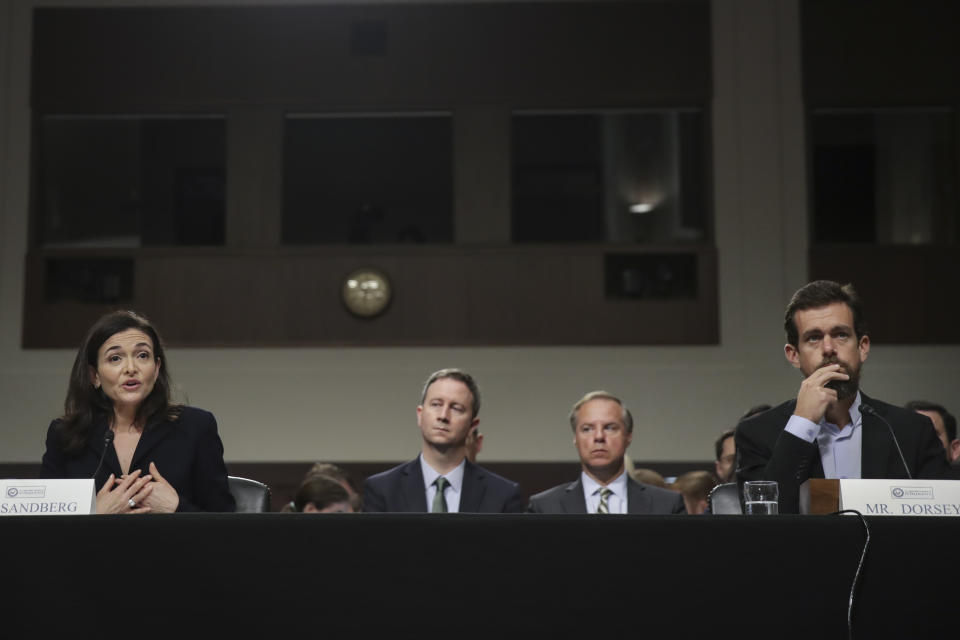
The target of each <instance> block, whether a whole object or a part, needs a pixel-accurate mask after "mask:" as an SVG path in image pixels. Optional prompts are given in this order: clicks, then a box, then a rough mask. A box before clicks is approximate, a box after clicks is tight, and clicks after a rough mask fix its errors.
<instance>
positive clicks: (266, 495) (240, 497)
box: [227, 476, 270, 513]
mask: <svg viewBox="0 0 960 640" xmlns="http://www.w3.org/2000/svg"><path fill="white" fill-rule="evenodd" d="M227 485H228V486H229V488H230V493H231V494H233V499H234V500H236V502H237V511H236V512H237V513H266V512H267V511H270V487H268V486H267V485H265V484H263V483H262V482H257V481H256V480H251V479H249V478H240V477H237V476H227Z"/></svg>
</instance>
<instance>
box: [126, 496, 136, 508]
mask: <svg viewBox="0 0 960 640" xmlns="http://www.w3.org/2000/svg"><path fill="white" fill-rule="evenodd" d="M127 504H128V505H130V508H131V509H133V508H134V507H136V506H137V503H136V502H134V501H133V498H130V499H129V500H127Z"/></svg>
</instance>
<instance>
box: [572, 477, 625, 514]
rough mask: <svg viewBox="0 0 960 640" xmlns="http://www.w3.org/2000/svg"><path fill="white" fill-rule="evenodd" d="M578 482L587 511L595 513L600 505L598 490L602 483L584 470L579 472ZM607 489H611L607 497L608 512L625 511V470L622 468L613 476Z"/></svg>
mask: <svg viewBox="0 0 960 640" xmlns="http://www.w3.org/2000/svg"><path fill="white" fill-rule="evenodd" d="M580 484H582V485H583V498H584V499H585V500H586V501H587V513H596V512H597V507H598V506H600V490H601V489H603V488H604V485H602V484H600V483H599V482H597V481H596V480H594V479H593V478H591V477H590V476H588V475H587V474H586V472H585V471H581V472H580ZM606 488H607V489H610V490H611V491H613V493H612V494H610V496H609V497H608V498H607V511H609V512H610V513H626V512H627V472H626V470H624V471H623V472H622V473H621V474H620V475H618V476H617V477H616V478H614V479H613V480H612V481H611V482H610V484H608V485H606Z"/></svg>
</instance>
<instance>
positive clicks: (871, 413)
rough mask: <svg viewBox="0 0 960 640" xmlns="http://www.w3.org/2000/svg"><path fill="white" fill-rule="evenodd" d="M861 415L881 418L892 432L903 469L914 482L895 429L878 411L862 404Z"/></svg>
mask: <svg viewBox="0 0 960 640" xmlns="http://www.w3.org/2000/svg"><path fill="white" fill-rule="evenodd" d="M860 413H865V414H867V415H868V416H874V417H876V418H880V419H881V420H883V424H885V425H887V429H889V430H890V437H891V438H893V444H895V445H896V447H897V453H899V454H900V462H902V463H903V468H904V469H906V471H907V478H909V479H910V480H913V476H912V475H910V467H909V466H907V459H906V458H904V457H903V450H902V449H900V443H899V442H897V436H895V435H894V433H893V427H891V426H890V423H889V422H887V420H886V418H884V417H883V416H882V415H880V414H879V413H877V410H876V409H874V408H873V407H871V406H870V405H868V404H864V403H862V402H861V403H860Z"/></svg>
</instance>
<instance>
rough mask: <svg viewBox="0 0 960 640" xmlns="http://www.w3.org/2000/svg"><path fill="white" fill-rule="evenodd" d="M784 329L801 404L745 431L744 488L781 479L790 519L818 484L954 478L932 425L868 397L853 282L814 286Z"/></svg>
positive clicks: (865, 348) (739, 435)
mask: <svg viewBox="0 0 960 640" xmlns="http://www.w3.org/2000/svg"><path fill="white" fill-rule="evenodd" d="M784 328H785V330H786V333H787V344H786V345H785V346H784V354H785V355H786V357H787V360H788V361H789V362H790V364H792V365H793V366H794V367H796V368H797V369H799V370H800V372H801V373H802V374H803V376H804V380H803V382H802V383H801V385H800V391H799V393H798V394H797V397H796V399H795V400H790V401H788V402H785V403H783V404H781V405H779V406H777V407H774V408H773V409H770V410H769V411H766V412H765V413H761V414H760V415H757V416H754V417H752V418H747V419H745V420H743V421H742V422H741V423H740V424H739V425H737V432H736V448H737V459H738V465H737V480H738V481H739V482H740V483H741V484H742V483H743V482H744V481H745V480H776V481H777V482H778V483H779V486H780V513H797V512H798V511H799V506H800V490H799V487H800V484H801V483H803V482H804V481H806V480H807V479H808V478H908V477H913V478H947V477H949V476H948V474H949V469H948V467H947V461H946V457H945V456H944V455H943V447H942V446H941V445H940V441H939V440H938V439H937V434H936V432H935V431H934V430H933V425H932V424H931V422H930V420H929V419H927V418H926V417H924V416H921V415H918V414H916V413H914V412H912V411H907V410H906V409H901V408H899V407H895V406H893V405H889V404H886V403H885V402H880V401H879V400H874V399H872V398H868V397H867V396H866V395H865V394H863V393H861V392H860V384H859V383H860V369H861V366H862V365H863V362H864V361H865V360H866V359H867V355H868V354H869V353H870V337H869V336H868V335H867V332H866V327H865V323H864V320H863V313H862V311H861V308H860V301H859V299H858V298H857V295H856V293H855V292H854V290H853V287H852V286H851V285H845V286H843V287H841V286H840V285H839V284H837V283H836V282H831V281H827V280H818V281H816V282H811V283H810V284H808V285H806V286H804V287H803V288H801V289H800V290H799V291H797V292H796V293H795V294H793V298H792V299H791V300H790V304H789V305H788V306H787V311H786V314H785V319H784ZM893 434H896V438H895V439H894V437H893ZM898 445H899V450H902V458H901V454H900V451H899V450H898Z"/></svg>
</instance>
